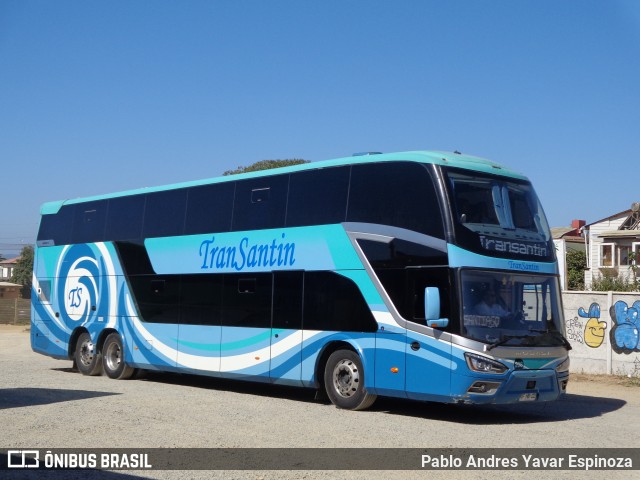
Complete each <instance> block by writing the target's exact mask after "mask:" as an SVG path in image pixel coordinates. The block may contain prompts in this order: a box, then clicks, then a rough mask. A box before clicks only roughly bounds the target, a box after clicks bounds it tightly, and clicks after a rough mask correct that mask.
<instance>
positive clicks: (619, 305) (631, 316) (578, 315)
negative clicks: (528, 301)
mask: <svg viewBox="0 0 640 480" xmlns="http://www.w3.org/2000/svg"><path fill="white" fill-rule="evenodd" d="M562 300H563V304H564V317H565V322H566V326H567V339H568V340H569V342H570V343H571V346H572V347H573V350H571V352H570V357H571V372H574V373H597V374H613V375H625V376H632V377H640V293H616V292H563V294H562Z"/></svg>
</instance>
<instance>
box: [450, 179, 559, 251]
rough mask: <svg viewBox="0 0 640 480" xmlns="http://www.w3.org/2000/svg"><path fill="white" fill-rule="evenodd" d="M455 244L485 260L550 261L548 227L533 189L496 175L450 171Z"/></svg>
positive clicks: (526, 183)
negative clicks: (501, 258) (492, 257)
mask: <svg viewBox="0 0 640 480" xmlns="http://www.w3.org/2000/svg"><path fill="white" fill-rule="evenodd" d="M447 176H448V179H449V182H448V186H449V189H450V196H451V204H452V210H453V217H454V221H455V225H456V237H457V238H456V239H457V242H458V243H460V244H462V246H463V247H464V248H468V249H470V250H472V251H475V252H477V253H482V254H484V255H493V256H501V257H507V258H520V259H523V258H528V259H530V260H537V261H540V260H542V261H551V260H553V259H554V253H553V251H554V250H553V248H552V243H551V236H550V232H549V226H548V224H547V221H546V217H545V215H544V212H543V211H542V207H541V205H540V202H539V200H538V197H537V195H536V194H535V192H534V190H533V188H532V187H531V184H530V183H529V182H526V181H519V180H514V179H507V178H504V177H498V176H493V175H481V174H475V173H474V175H473V176H472V175H469V174H465V173H461V172H458V171H455V170H453V169H451V170H449V171H448V172H447Z"/></svg>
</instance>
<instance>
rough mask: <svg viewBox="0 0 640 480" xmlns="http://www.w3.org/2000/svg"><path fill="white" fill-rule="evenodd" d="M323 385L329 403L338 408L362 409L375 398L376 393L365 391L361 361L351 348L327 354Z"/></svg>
mask: <svg viewBox="0 0 640 480" xmlns="http://www.w3.org/2000/svg"><path fill="white" fill-rule="evenodd" d="M324 386H325V389H326V392H327V395H328V397H329V399H330V400H331V403H333V404H334V405H335V406H336V407H338V408H344V409H346V410H364V409H365V408H368V407H370V406H371V405H372V404H373V402H374V401H375V399H376V395H373V394H370V393H367V392H366V390H365V388H364V368H362V361H361V360H360V357H359V356H358V354H357V353H355V352H353V351H351V350H337V351H335V352H333V353H332V354H331V355H330V356H329V359H328V360H327V365H326V367H325V370H324Z"/></svg>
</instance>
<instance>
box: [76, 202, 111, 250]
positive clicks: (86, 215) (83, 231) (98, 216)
mask: <svg viewBox="0 0 640 480" xmlns="http://www.w3.org/2000/svg"><path fill="white" fill-rule="evenodd" d="M106 216H107V201H106V200H100V201H97V202H88V203H82V204H78V205H77V206H76V212H75V219H74V221H73V238H72V240H71V241H72V243H90V242H101V241H103V240H104V228H105V222H106Z"/></svg>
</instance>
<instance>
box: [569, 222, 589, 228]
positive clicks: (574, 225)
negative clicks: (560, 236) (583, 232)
mask: <svg viewBox="0 0 640 480" xmlns="http://www.w3.org/2000/svg"><path fill="white" fill-rule="evenodd" d="M586 224H587V222H586V221H584V220H571V228H573V229H574V230H578V229H579V228H582V227H584V226H585V225H586Z"/></svg>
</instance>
